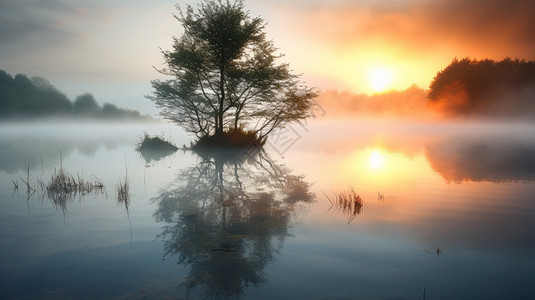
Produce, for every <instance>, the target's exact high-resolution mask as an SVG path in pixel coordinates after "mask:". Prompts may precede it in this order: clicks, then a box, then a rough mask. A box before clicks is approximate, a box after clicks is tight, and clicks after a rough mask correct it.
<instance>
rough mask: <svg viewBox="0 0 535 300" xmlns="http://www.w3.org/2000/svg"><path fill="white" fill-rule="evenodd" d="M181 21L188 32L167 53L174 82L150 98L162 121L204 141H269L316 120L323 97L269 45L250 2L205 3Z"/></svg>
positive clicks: (158, 83) (163, 83) (157, 87)
mask: <svg viewBox="0 0 535 300" xmlns="http://www.w3.org/2000/svg"><path fill="white" fill-rule="evenodd" d="M177 8H178V10H179V14H178V15H176V16H175V18H176V19H177V20H178V21H179V23H180V24H181V25H182V28H183V30H184V33H183V35H182V36H181V37H180V38H176V37H175V38H174V45H173V49H172V50H171V51H162V54H163V57H164V59H165V64H166V68H164V69H162V70H159V72H160V73H162V74H165V75H168V76H171V77H172V78H171V79H168V80H154V81H152V85H153V88H154V92H153V95H151V96H149V97H148V98H149V99H151V100H152V101H154V103H155V104H156V106H157V107H158V108H160V111H161V115H162V116H163V117H165V118H166V119H169V120H171V121H173V122H175V123H177V124H178V125H180V126H181V127H183V128H184V129H185V130H186V131H188V132H191V133H194V134H195V135H196V136H197V137H198V138H206V137H216V138H217V137H222V136H223V135H224V134H225V133H228V132H231V131H233V130H234V131H235V130H237V129H243V130H247V131H249V132H253V133H254V135H255V136H256V137H257V138H258V140H264V139H265V138H266V137H267V135H268V134H269V133H271V132H272V131H273V130H274V129H276V128H281V127H284V126H285V125H287V124H289V123H292V122H300V121H303V120H304V119H306V118H308V117H311V116H312V113H311V109H312V107H313V105H314V103H313V101H312V99H313V98H314V97H316V96H317V93H316V91H315V90H314V89H312V88H309V87H306V86H304V85H303V84H302V83H301V82H300V81H299V76H298V75H294V74H292V73H291V70H290V69H289V65H288V64H285V63H278V59H279V58H280V57H281V56H282V55H279V54H277V53H276V51H277V49H276V48H275V47H274V45H273V43H272V42H271V41H269V40H267V39H266V36H265V33H264V31H263V30H264V27H265V22H264V21H263V20H262V19H261V18H259V17H256V18H252V17H250V16H249V14H248V12H246V11H245V10H244V7H243V3H242V1H235V2H233V3H230V2H229V1H226V2H222V1H218V2H215V1H203V2H202V3H201V4H199V5H198V7H197V10H194V8H193V7H191V6H187V7H186V10H185V11H183V10H181V9H180V7H178V6H177Z"/></svg>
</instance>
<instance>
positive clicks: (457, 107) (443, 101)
mask: <svg viewBox="0 0 535 300" xmlns="http://www.w3.org/2000/svg"><path fill="white" fill-rule="evenodd" d="M428 98H429V100H430V102H431V103H432V104H434V105H436V108H438V109H441V110H443V111H444V112H445V113H446V114H449V115H462V116H484V117H529V118H533V116H535V115H534V113H535V61H525V60H519V59H514V60H513V59H511V58H506V59H504V60H501V61H494V60H491V59H484V60H471V59H469V58H463V59H461V60H459V59H457V58H455V59H454V60H453V61H452V62H451V64H450V65H448V66H447V67H446V68H445V69H444V70H442V71H440V72H438V73H437V75H436V76H435V77H434V79H433V81H432V82H431V85H430V90H429V93H428Z"/></svg>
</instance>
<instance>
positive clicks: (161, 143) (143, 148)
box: [136, 132, 178, 163]
mask: <svg viewBox="0 0 535 300" xmlns="http://www.w3.org/2000/svg"><path fill="white" fill-rule="evenodd" d="M136 150H137V151H138V152H139V153H141V156H143V158H144V159H145V161H146V162H147V163H148V162H150V161H152V160H155V161H158V160H160V159H161V158H163V157H166V156H168V155H170V154H173V153H175V152H176V151H177V150H178V147H176V146H175V145H173V144H172V143H171V142H168V141H166V140H165V138H164V137H163V136H153V137H151V136H150V135H149V134H148V133H146V132H145V133H144V135H143V137H142V138H141V139H140V140H139V142H138V143H137V146H136Z"/></svg>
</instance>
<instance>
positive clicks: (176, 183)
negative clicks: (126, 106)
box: [0, 121, 535, 299]
mask: <svg viewBox="0 0 535 300" xmlns="http://www.w3.org/2000/svg"><path fill="white" fill-rule="evenodd" d="M534 129H535V127H534V125H529V124H527V125H526V124H513V125H511V124H476V123H472V124H421V123H420V124H419V123H407V122H355V123H351V124H350V123H349V122H327V121H317V122H315V123H314V122H313V123H310V124H308V125H307V126H305V127H297V126H296V127H293V128H290V129H289V130H287V131H285V132H280V133H279V134H277V135H275V136H273V137H272V139H271V140H270V141H269V143H268V144H267V145H266V146H265V151H264V152H258V151H254V149H248V151H246V152H245V153H240V154H239V155H233V156H231V155H224V154H217V155H215V157H214V156H213V155H205V156H203V157H201V156H199V155H197V154H194V153H191V152H188V151H180V150H179V151H178V152H176V153H174V154H172V155H169V156H163V155H153V156H148V155H144V156H142V155H140V154H139V153H138V152H136V151H135V144H136V141H137V140H138V139H139V137H140V136H141V135H142V134H143V132H148V133H149V134H162V135H164V136H165V137H166V138H169V139H170V140H172V141H173V142H175V144H177V145H179V146H181V145H183V144H189V142H190V140H191V139H192V138H191V137H188V136H187V135H186V134H184V133H182V132H181V131H180V130H179V129H178V128H176V127H174V126H172V125H124V124H123V125H109V124H107V125H104V124H100V125H73V124H67V125H66V124H45V125H35V124H34V125H6V124H3V125H1V127H0V145H1V147H0V149H1V154H0V241H1V242H0V298H2V299H65V298H70V299H86V298H87V299H90V298H99V299H205V298H218V299H219V298H245V299H534V298H535V289H533V286H534V284H535V130H534ZM28 169H29V173H28ZM60 170H62V171H63V172H67V173H68V174H70V175H72V176H73V177H74V178H80V179H82V180H84V181H87V182H97V181H98V182H101V183H102V184H103V188H102V189H94V190H92V191H86V192H83V193H82V192H78V193H66V194H61V195H58V194H53V193H50V192H47V190H46V188H45V187H44V185H46V184H48V183H50V181H51V180H52V179H51V178H52V176H53V175H54V174H58V172H59V171H60ZM125 179H126V180H127V182H128V183H129V186H128V191H129V198H128V199H126V200H125V199H120V197H118V195H117V192H116V187H117V186H118V185H120V184H121V183H122V182H124V180H125ZM25 182H28V183H29V185H30V188H28V187H27V185H26V184H25ZM15 185H18V188H15Z"/></svg>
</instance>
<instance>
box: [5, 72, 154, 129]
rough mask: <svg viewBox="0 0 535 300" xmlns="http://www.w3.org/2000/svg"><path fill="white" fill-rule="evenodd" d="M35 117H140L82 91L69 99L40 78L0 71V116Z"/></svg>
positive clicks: (110, 118) (135, 113)
mask: <svg viewBox="0 0 535 300" xmlns="http://www.w3.org/2000/svg"><path fill="white" fill-rule="evenodd" d="M36 117H76V118H96V119H106V120H115V119H143V118H147V116H142V115H141V114H140V113H139V112H138V111H135V110H129V109H122V108H118V107H117V106H116V105H114V104H110V103H105V104H104V105H102V106H100V105H99V104H98V103H97V101H96V100H95V98H94V97H93V95H91V94H89V93H85V94H82V95H79V96H77V97H76V99H75V100H74V101H71V100H70V99H69V98H68V97H67V96H66V95H65V94H63V93H62V92H61V91H59V90H58V89H57V88H56V87H55V86H53V85H52V84H51V83H50V82H49V81H48V80H47V79H45V78H43V77H31V78H28V77H27V76H26V75H23V74H18V75H15V76H14V77H12V76H11V75H9V74H8V73H6V72H5V71H4V70H0V119H9V118H22V119H25V118H36Z"/></svg>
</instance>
